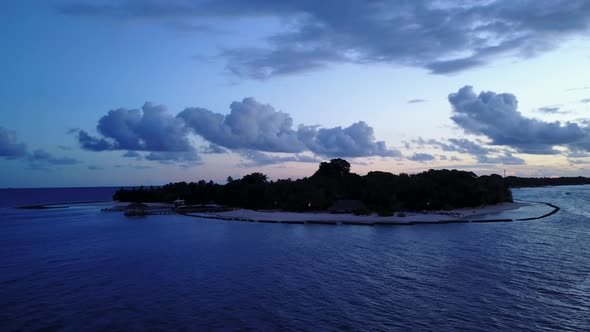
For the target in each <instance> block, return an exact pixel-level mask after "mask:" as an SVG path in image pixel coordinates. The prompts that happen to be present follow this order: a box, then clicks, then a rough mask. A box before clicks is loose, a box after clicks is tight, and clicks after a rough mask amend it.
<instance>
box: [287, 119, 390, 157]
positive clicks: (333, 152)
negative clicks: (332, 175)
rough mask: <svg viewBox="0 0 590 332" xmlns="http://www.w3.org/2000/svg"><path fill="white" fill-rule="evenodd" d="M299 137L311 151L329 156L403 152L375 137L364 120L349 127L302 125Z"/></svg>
mask: <svg viewBox="0 0 590 332" xmlns="http://www.w3.org/2000/svg"><path fill="white" fill-rule="evenodd" d="M298 133H299V138H300V139H301V141H302V142H304V143H305V145H306V146H307V147H308V148H309V150H310V151H312V152H314V153H316V154H319V155H322V156H327V157H368V156H381V157H401V152H399V151H398V150H395V149H389V148H387V146H386V144H385V142H384V141H377V140H376V139H375V136H374V133H373V128H372V127H370V126H369V125H368V124H367V123H365V122H364V121H359V122H357V123H354V124H352V125H350V126H349V127H346V128H342V127H335V128H319V129H318V128H316V127H310V126H307V127H305V126H301V127H299V130H298Z"/></svg>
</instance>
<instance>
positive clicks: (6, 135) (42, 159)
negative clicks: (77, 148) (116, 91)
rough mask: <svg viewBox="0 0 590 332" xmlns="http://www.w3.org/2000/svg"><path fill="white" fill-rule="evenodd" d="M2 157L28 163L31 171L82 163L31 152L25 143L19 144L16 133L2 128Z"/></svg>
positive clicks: (45, 152)
mask: <svg viewBox="0 0 590 332" xmlns="http://www.w3.org/2000/svg"><path fill="white" fill-rule="evenodd" d="M0 157H4V158H6V159H20V160H25V161H27V162H28V164H29V166H28V168H29V169H33V170H48V169H49V166H60V165H75V164H79V163H80V161H79V160H77V159H74V158H70V157H56V156H54V155H53V154H51V153H49V152H47V151H45V150H42V149H36V150H34V151H33V152H29V151H28V149H27V145H26V144H25V143H21V142H18V139H17V136H16V132H14V131H12V130H8V129H6V128H4V127H0Z"/></svg>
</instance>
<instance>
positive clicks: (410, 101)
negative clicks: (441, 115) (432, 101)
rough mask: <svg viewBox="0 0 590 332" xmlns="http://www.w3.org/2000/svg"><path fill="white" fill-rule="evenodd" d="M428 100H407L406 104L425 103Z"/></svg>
mask: <svg viewBox="0 0 590 332" xmlns="http://www.w3.org/2000/svg"><path fill="white" fill-rule="evenodd" d="M427 101H428V100H426V99H412V100H408V104H418V103H425V102H427Z"/></svg>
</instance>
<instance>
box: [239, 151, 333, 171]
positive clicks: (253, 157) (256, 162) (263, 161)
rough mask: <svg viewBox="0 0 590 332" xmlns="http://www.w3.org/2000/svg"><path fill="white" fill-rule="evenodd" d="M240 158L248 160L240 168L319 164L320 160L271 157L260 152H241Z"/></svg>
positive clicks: (298, 156) (299, 156)
mask: <svg viewBox="0 0 590 332" xmlns="http://www.w3.org/2000/svg"><path fill="white" fill-rule="evenodd" d="M240 154H241V155H242V157H244V158H246V159H248V160H249V161H248V162H243V163H242V164H241V166H242V167H256V166H266V165H273V164H281V163H285V162H303V163H319V162H320V161H321V160H320V159H317V158H313V157H310V156H306V155H299V154H296V155H294V156H284V157H282V156H273V155H270V154H267V153H263V152H260V151H241V152H240Z"/></svg>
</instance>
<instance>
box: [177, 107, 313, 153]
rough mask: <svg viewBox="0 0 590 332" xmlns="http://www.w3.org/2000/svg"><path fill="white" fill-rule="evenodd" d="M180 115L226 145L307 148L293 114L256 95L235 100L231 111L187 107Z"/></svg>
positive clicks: (271, 149) (282, 149) (276, 149)
mask: <svg viewBox="0 0 590 332" xmlns="http://www.w3.org/2000/svg"><path fill="white" fill-rule="evenodd" d="M178 117H179V118H180V119H183V120H184V121H185V122H186V125H187V127H188V128H191V129H192V130H194V132H195V133H196V134H198V135H199V136H201V137H203V138H204V139H206V140H208V141H209V142H212V143H214V144H217V145H220V146H223V147H226V148H230V149H252V150H260V151H267V152H301V151H303V150H304V149H305V146H304V145H303V144H302V143H301V142H300V141H299V139H298V137H297V132H296V131H295V130H294V129H293V119H292V118H291V116H290V115H288V114H287V113H283V112H280V111H276V110H275V109H274V108H273V107H272V106H271V105H268V104H261V103H259V102H257V101H256V100H255V99H254V98H245V99H244V100H242V101H241V102H233V103H231V105H230V113H229V114H228V115H223V114H219V113H214V112H212V111H209V110H206V109H203V108H187V109H185V110H184V111H182V112H181V113H180V114H178Z"/></svg>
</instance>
